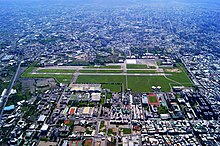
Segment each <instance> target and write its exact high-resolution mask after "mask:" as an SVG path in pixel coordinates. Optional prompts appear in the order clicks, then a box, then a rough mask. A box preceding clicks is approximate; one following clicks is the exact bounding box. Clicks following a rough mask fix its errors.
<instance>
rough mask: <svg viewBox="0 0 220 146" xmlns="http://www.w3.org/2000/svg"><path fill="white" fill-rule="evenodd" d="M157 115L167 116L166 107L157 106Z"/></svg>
mask: <svg viewBox="0 0 220 146" xmlns="http://www.w3.org/2000/svg"><path fill="white" fill-rule="evenodd" d="M158 113H159V114H167V113H168V109H167V107H166V106H159V107H158Z"/></svg>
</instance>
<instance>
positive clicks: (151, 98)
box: [148, 96, 157, 103]
mask: <svg viewBox="0 0 220 146" xmlns="http://www.w3.org/2000/svg"><path fill="white" fill-rule="evenodd" d="M148 98H149V101H150V102H152V103H153V102H157V98H156V96H148Z"/></svg>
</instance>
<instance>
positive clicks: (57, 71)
mask: <svg viewBox="0 0 220 146" xmlns="http://www.w3.org/2000/svg"><path fill="white" fill-rule="evenodd" d="M75 71H76V70H73V69H40V70H37V72H39V73H74V72H75Z"/></svg>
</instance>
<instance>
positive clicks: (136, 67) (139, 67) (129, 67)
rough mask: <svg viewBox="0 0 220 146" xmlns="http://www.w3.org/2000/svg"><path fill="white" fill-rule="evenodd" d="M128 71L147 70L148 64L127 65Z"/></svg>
mask: <svg viewBox="0 0 220 146" xmlns="http://www.w3.org/2000/svg"><path fill="white" fill-rule="evenodd" d="M127 69H147V65H146V64H127Z"/></svg>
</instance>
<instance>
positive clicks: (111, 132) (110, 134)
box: [108, 128, 115, 136]
mask: <svg viewBox="0 0 220 146" xmlns="http://www.w3.org/2000/svg"><path fill="white" fill-rule="evenodd" d="M112 135H115V132H113V129H112V128H109V129H108V136H112Z"/></svg>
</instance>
